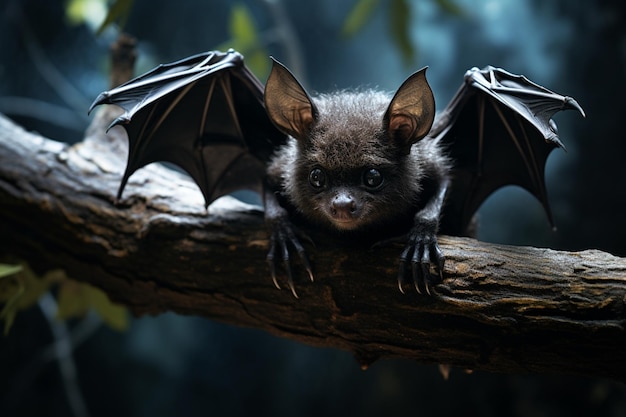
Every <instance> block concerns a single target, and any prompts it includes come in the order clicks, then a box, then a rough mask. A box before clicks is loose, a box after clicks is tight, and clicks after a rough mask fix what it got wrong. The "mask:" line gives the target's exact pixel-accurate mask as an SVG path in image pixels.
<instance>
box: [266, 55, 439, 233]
mask: <svg viewBox="0 0 626 417" xmlns="http://www.w3.org/2000/svg"><path fill="white" fill-rule="evenodd" d="M265 104H266V110H267V113H268V115H269V117H270V119H271V120H272V121H273V123H274V124H275V125H276V126H277V127H278V128H279V129H280V130H281V131H283V132H284V133H286V134H288V135H290V136H291V137H292V138H294V139H295V141H293V142H292V143H291V145H290V146H291V149H289V150H285V152H284V154H285V156H284V157H283V161H282V162H281V163H284V164H286V165H288V166H285V167H283V172H284V173H286V174H283V180H284V187H285V192H286V194H287V196H288V197H289V198H290V199H291V201H292V202H293V204H294V205H295V206H296V207H297V208H298V209H299V210H300V211H301V212H302V213H303V214H305V215H306V216H307V217H309V218H311V219H314V220H317V221H318V222H321V223H324V224H327V225H331V226H332V227H333V228H335V229H338V230H345V231H348V230H365V229H368V228H369V227H370V226H376V225H380V224H381V223H388V222H389V221H390V220H393V219H394V217H396V216H401V215H405V214H406V213H407V212H408V211H410V209H411V208H414V207H415V205H416V200H419V193H420V190H421V181H420V177H421V175H422V174H421V172H420V161H419V157H418V158H415V157H410V154H411V153H412V152H413V153H414V154H415V152H416V151H415V150H413V151H412V148H413V145H414V144H416V143H417V142H418V141H420V139H422V138H423V137H424V136H426V134H427V133H428V131H429V130H430V128H431V125H432V123H433V119H434V115H435V103H434V98H433V94H432V91H431V89H430V87H429V85H428V82H427V81H426V77H425V69H422V70H421V71H418V72H416V73H415V74H413V75H412V76H411V77H409V78H408V79H407V80H406V81H405V82H404V83H403V84H402V86H401V87H400V88H399V89H398V91H397V92H396V94H395V95H394V96H393V98H390V96H389V95H387V94H385V93H381V92H377V91H358V92H338V93H334V94H328V95H320V96H318V97H316V98H315V99H311V97H310V96H309V95H308V94H307V93H306V91H305V90H304V88H303V87H302V86H301V85H300V83H298V81H297V80H296V79H295V77H294V76H293V75H292V74H291V73H290V72H289V71H288V70H287V69H286V68H285V67H283V66H282V65H281V64H279V63H277V62H275V63H274V67H273V69H272V73H271V74H270V76H269V79H268V81H267V84H266V88H265ZM413 156H415V155H413Z"/></svg>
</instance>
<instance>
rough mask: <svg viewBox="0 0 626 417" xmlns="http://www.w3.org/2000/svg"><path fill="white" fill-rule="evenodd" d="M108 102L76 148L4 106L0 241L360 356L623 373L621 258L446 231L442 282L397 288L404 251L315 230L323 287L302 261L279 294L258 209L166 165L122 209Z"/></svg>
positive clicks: (85, 274)
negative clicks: (209, 201) (26, 125)
mask: <svg viewBox="0 0 626 417" xmlns="http://www.w3.org/2000/svg"><path fill="white" fill-rule="evenodd" d="M114 113H115V110H114V109H113V108H107V109H101V111H99V112H98V113H97V114H96V117H95V119H94V122H93V124H92V126H91V127H90V129H89V131H88V132H87V137H86V139H85V140H84V141H83V142H81V143H78V144H76V145H74V146H68V145H66V144H63V143H59V142H54V141H52V140H49V139H45V138H43V137H41V136H38V135H35V134H31V133H28V132H25V131H24V130H23V129H21V128H20V127H18V126H16V125H14V124H13V123H12V122H10V121H9V120H8V119H6V118H4V117H2V116H0V233H1V236H2V237H3V238H2V239H0V245H1V246H0V251H1V253H4V254H15V255H18V256H20V257H21V258H24V259H26V260H27V261H28V262H30V263H31V266H33V267H34V268H38V269H40V270H44V269H49V268H58V267H60V268H63V269H65V270H66V271H67V272H68V274H69V275H70V276H72V277H73V278H75V279H78V280H81V281H85V282H89V283H91V284H94V285H96V286H98V287H100V288H102V289H103V290H104V291H106V292H107V293H108V294H109V296H110V297H111V298H112V299H113V300H115V301H117V302H120V303H123V304H125V305H127V306H128V307H129V308H130V309H131V310H132V311H133V312H134V313H136V314H139V315H140V314H158V313H161V312H164V311H175V312H177V313H182V314H190V315H197V316H204V317H208V318H211V319H215V320H219V321H222V322H226V323H231V324H235V325H240V326H247V327H254V328H258V329H263V330H265V331H268V332H270V333H272V334H275V335H278V336H281V337H287V338H291V339H295V340H298V341H301V342H303V343H307V344H311V345H316V346H328V347H336V348H340V349H345V350H348V351H351V352H353V353H354V354H355V356H356V357H357V359H358V360H359V361H360V362H361V364H363V365H364V366H367V365H369V364H370V363H372V362H373V361H375V360H376V359H379V358H411V359H415V360H418V361H420V362H425V363H445V364H450V365H453V366H458V367H462V368H469V369H477V370H487V371H497V372H509V373H530V372H533V373H570V374H581V375H590V376H605V377H612V378H615V379H619V380H622V381H623V380H626V360H625V359H624V355H623V352H624V347H625V346H626V332H625V331H624V325H625V321H626V314H625V313H626V311H625V310H626V309H625V303H626V259H623V258H617V257H614V256H612V255H609V254H607V253H603V252H600V251H585V252H576V253H568V252H557V251H553V250H549V249H537V248H529V247H511V246H502V245H493V244H486V243H481V242H478V241H475V240H472V239H463V238H451V237H442V238H441V246H442V249H443V251H444V253H445V254H446V257H447V263H446V269H445V274H444V277H445V279H444V282H443V283H442V284H440V285H438V286H437V287H436V288H435V291H436V294H435V295H434V296H432V297H426V296H420V295H418V294H417V293H415V292H414V291H407V294H401V293H400V292H399V291H398V288H397V285H396V268H397V257H398V254H399V253H400V247H398V246H390V247H384V248H379V249H376V250H375V251H371V250H366V249H362V248H356V247H340V246H338V244H337V243H336V242H333V241H332V240H331V239H330V238H329V237H328V236H324V235H322V234H318V235H314V240H315V242H316V247H314V248H313V247H310V248H309V253H310V254H311V257H312V261H313V263H314V265H315V273H316V282H315V283H309V282H307V280H306V278H305V276H306V274H305V273H304V270H302V269H300V270H297V271H296V272H297V276H298V278H297V280H298V282H297V288H298V291H299V295H300V299H299V300H296V299H294V298H293V297H292V295H291V293H290V292H289V291H287V290H283V291H279V290H277V289H276V288H275V287H274V286H273V284H272V282H271V279H270V277H269V273H268V271H267V267H266V264H265V254H266V251H267V247H268V242H267V234H266V232H265V229H264V225H263V219H262V214H261V212H260V210H259V209H258V208H255V207H253V206H248V205H245V204H243V203H238V202H236V201H234V200H233V199H229V198H224V199H220V200H218V201H217V202H215V203H214V204H213V205H211V206H210V207H209V210H208V213H207V212H206V211H205V210H204V209H203V200H202V196H201V194H200V192H199V191H198V190H197V187H196V186H195V185H194V184H193V183H192V182H190V180H189V179H187V178H186V177H185V176H183V175H181V174H178V173H176V172H174V171H172V170H169V169H167V168H164V167H160V166H158V165H153V166H149V167H147V168H145V169H143V170H141V171H139V172H137V173H136V174H135V175H134V176H133V177H132V178H131V180H130V182H129V185H128V187H127V189H126V191H125V195H124V197H123V198H122V201H121V202H120V203H119V205H118V206H116V205H115V198H114V194H115V191H116V190H117V187H118V185H119V181H120V177H121V173H122V171H123V166H124V162H125V161H124V158H125V156H124V155H125V151H124V148H125V147H126V146H127V145H126V139H125V136H124V133H123V131H122V130H121V128H120V130H117V129H118V128H114V129H112V131H111V133H110V134H109V135H104V133H103V132H104V128H105V127H106V126H107V125H108V122H109V121H110V120H112V118H113V117H114V116H115V114H114Z"/></svg>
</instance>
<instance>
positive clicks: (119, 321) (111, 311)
mask: <svg viewBox="0 0 626 417" xmlns="http://www.w3.org/2000/svg"><path fill="white" fill-rule="evenodd" d="M57 305H58V309H57V319H59V320H68V319H72V318H81V317H84V316H85V315H86V314H87V313H88V312H89V311H90V310H91V309H93V310H95V311H96V312H97V313H98V315H99V316H100V317H101V318H102V321H104V323H105V324H107V325H108V326H109V327H111V328H113V329H115V330H118V331H123V330H126V329H127V328H128V314H127V312H126V308H125V307H123V306H120V305H117V304H114V303H112V302H111V301H110V300H109V297H108V296H107V295H106V294H105V293H104V292H103V291H102V290H100V289H98V288H96V287H94V286H92V285H89V284H85V283H83V282H78V281H74V280H71V279H66V280H65V281H63V282H62V283H61V286H60V288H59V293H58V296H57Z"/></svg>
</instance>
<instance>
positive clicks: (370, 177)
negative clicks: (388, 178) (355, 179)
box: [363, 168, 383, 189]
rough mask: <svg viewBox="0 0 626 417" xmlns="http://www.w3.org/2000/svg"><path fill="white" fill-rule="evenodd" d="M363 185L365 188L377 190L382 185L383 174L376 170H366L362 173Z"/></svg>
mask: <svg viewBox="0 0 626 417" xmlns="http://www.w3.org/2000/svg"><path fill="white" fill-rule="evenodd" d="M363 184H364V185H365V186H366V187H367V188H373V189H375V188H378V187H380V186H381V185H382V184H383V174H381V172H380V171H379V170H377V169H374V168H370V169H366V170H365V172H364V173H363Z"/></svg>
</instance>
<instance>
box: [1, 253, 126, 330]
mask: <svg viewBox="0 0 626 417" xmlns="http://www.w3.org/2000/svg"><path fill="white" fill-rule="evenodd" d="M50 290H57V305H58V310H57V318H58V319H59V320H67V319H72V318H79V317H83V316H84V315H86V314H87V312H89V310H91V309H93V310H95V311H96V312H97V313H98V314H99V315H100V317H101V318H102V320H103V321H104V322H105V323H106V324H107V325H109V326H110V327H111V328H113V329H116V330H120V331H121V330H125V329H126V328H127V327H128V317H127V313H126V309H125V308H124V307H122V306H119V305H117V304H114V303H112V302H111V301H110V300H109V299H108V297H107V295H106V294H105V293H104V292H102V291H101V290H100V289H98V288H95V287H93V286H91V285H89V284H85V283H82V282H78V281H74V280H72V279H70V278H68V277H67V275H66V274H65V272H64V271H62V270H58V269H57V270H52V271H49V272H47V273H45V274H44V275H43V276H37V274H35V273H34V272H33V271H32V270H31V269H30V268H29V267H28V266H26V265H7V264H0V303H3V304H4V307H3V308H2V310H1V311H0V320H3V321H4V334H5V335H6V334H8V332H9V330H10V329H11V326H12V324H13V322H14V321H15V317H16V316H17V313H18V312H19V311H21V310H25V309H27V308H30V307H32V306H33V305H34V304H35V303H37V301H38V300H39V298H40V297H41V296H42V295H43V294H44V293H45V292H46V291H50Z"/></svg>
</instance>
